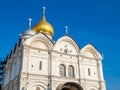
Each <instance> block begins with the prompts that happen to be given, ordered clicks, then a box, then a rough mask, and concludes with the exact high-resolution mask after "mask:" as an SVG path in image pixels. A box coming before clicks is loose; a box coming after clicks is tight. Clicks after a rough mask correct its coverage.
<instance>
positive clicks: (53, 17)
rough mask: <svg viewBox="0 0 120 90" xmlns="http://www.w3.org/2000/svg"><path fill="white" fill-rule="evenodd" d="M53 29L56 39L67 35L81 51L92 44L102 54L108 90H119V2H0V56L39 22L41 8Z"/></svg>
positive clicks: (59, 0) (9, 0) (24, 0)
mask: <svg viewBox="0 0 120 90" xmlns="http://www.w3.org/2000/svg"><path fill="white" fill-rule="evenodd" d="M43 6H46V8H47V12H46V14H47V20H48V21H49V22H50V23H51V24H52V25H53V26H54V31H55V37H54V39H55V40H57V39H58V38H59V37H61V36H63V35H65V28H64V26H65V25H68V26H69V35H70V36H71V37H72V38H73V39H74V40H75V41H76V42H78V44H79V46H80V47H81V48H82V47H84V46H85V45H86V44H88V43H92V44H93V45H94V46H95V47H96V48H97V49H98V50H99V51H100V52H101V53H103V54H104V60H103V68H104V78H105V80H106V84H107V90H120V70H119V66H120V1H119V0H1V1H0V56H1V57H6V55H7V54H9V52H10V50H11V49H13V47H14V45H15V43H16V42H18V38H19V34H20V33H22V32H23V31H24V30H26V29H27V28H28V18H29V17H31V18H32V19H33V23H32V25H33V26H34V25H35V24H36V23H37V22H38V21H40V19H41V16H42V7H43Z"/></svg>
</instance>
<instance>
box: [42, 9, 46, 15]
mask: <svg viewBox="0 0 120 90" xmlns="http://www.w3.org/2000/svg"><path fill="white" fill-rule="evenodd" d="M45 10H46V7H43V16H45Z"/></svg>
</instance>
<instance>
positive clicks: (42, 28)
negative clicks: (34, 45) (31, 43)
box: [33, 15, 54, 36]
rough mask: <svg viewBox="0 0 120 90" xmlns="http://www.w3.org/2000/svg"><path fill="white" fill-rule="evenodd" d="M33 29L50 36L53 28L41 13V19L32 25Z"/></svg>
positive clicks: (52, 33)
mask: <svg viewBox="0 0 120 90" xmlns="http://www.w3.org/2000/svg"><path fill="white" fill-rule="evenodd" d="M33 30H34V31H35V32H36V33H39V32H42V33H45V34H49V35H52V36H53V35H54V29H53V27H52V25H51V24H50V23H48V22H47V21H46V18H45V15H43V17H42V20H41V21H40V22H38V23H37V24H36V25H35V26H34V27H33Z"/></svg>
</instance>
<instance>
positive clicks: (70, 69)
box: [68, 66, 74, 77]
mask: <svg viewBox="0 0 120 90" xmlns="http://www.w3.org/2000/svg"><path fill="white" fill-rule="evenodd" d="M68 76H69V77H74V68H73V66H69V67H68Z"/></svg>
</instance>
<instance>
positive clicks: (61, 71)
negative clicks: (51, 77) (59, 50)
mask: <svg viewBox="0 0 120 90" xmlns="http://www.w3.org/2000/svg"><path fill="white" fill-rule="evenodd" d="M59 73H60V76H62V77H64V76H66V68H65V66H64V65H63V64H61V65H60V67H59Z"/></svg>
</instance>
